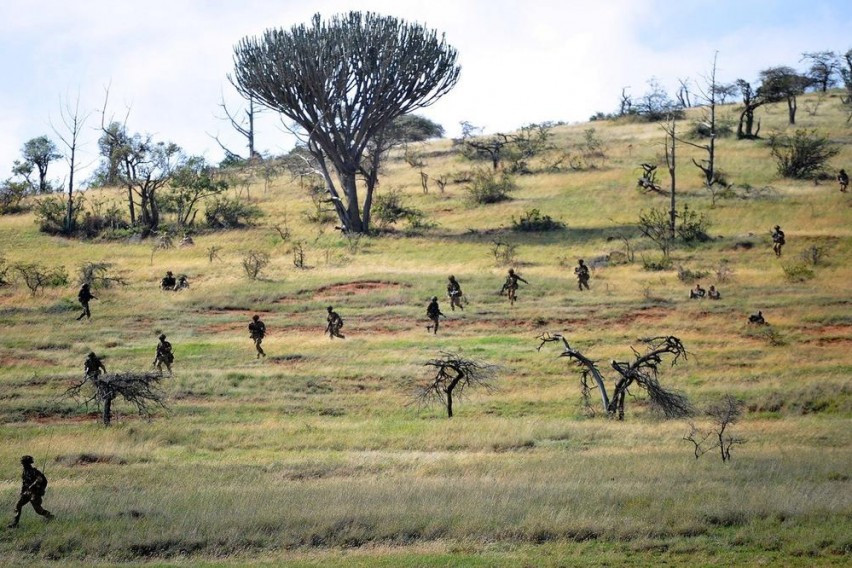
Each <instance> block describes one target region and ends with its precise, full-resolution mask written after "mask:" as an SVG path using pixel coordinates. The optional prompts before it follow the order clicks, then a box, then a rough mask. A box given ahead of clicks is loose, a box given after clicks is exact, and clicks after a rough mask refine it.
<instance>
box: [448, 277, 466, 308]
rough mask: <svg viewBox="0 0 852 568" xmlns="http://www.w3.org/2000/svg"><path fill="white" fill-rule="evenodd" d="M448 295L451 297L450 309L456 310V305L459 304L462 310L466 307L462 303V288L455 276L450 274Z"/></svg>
mask: <svg viewBox="0 0 852 568" xmlns="http://www.w3.org/2000/svg"><path fill="white" fill-rule="evenodd" d="M447 297H448V298H449V299H450V309H452V310H453V311H456V306H458V307H459V309H460V310H463V309H464V306H462V303H461V299H462V289H461V286H460V285H459V283H458V281H457V280H456V277H455V276H450V277H449V278H448V282H447Z"/></svg>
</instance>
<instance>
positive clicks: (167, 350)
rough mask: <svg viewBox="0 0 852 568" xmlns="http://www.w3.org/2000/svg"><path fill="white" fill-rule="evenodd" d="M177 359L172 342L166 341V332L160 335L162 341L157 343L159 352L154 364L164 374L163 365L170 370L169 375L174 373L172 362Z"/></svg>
mask: <svg viewBox="0 0 852 568" xmlns="http://www.w3.org/2000/svg"><path fill="white" fill-rule="evenodd" d="M174 361H175V355H174V353H173V352H172V344H171V343H169V342H168V341H166V336H165V334H163V335H160V342H159V343H158V344H157V354H156V355H155V356H154V365H155V366H156V367H157V370H158V371H159V372H160V374H161V375H162V374H163V365H165V366H166V369H168V370H169V375H171V374H172V363H174Z"/></svg>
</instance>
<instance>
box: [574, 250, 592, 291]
mask: <svg viewBox="0 0 852 568" xmlns="http://www.w3.org/2000/svg"><path fill="white" fill-rule="evenodd" d="M574 274H576V275H577V282H578V284H579V286H580V291H581V292H582V291H583V286H585V287H586V290H588V289H589V276H590V275H589V267H588V266H586V264H585V263H584V262H583V259H582V258H581V259H580V260H579V261H578V262H577V267H576V268H574Z"/></svg>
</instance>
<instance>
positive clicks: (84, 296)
mask: <svg viewBox="0 0 852 568" xmlns="http://www.w3.org/2000/svg"><path fill="white" fill-rule="evenodd" d="M77 300H78V301H79V302H80V305H81V306H83V313H82V314H80V315H79V316H77V321H80V320H81V319H83V318H86V319H89V318H91V317H92V312H90V311H89V302H90V301H92V300H97V298H96V297H95V295H94V294H92V290H91V289H90V288H89V285H88V284H83V285H82V286H80V291H79V292H78V293H77Z"/></svg>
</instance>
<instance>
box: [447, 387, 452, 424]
mask: <svg viewBox="0 0 852 568" xmlns="http://www.w3.org/2000/svg"><path fill="white" fill-rule="evenodd" d="M452 417H453V389H451V388H449V389H447V418H452Z"/></svg>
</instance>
